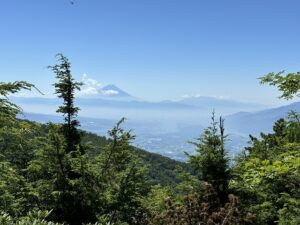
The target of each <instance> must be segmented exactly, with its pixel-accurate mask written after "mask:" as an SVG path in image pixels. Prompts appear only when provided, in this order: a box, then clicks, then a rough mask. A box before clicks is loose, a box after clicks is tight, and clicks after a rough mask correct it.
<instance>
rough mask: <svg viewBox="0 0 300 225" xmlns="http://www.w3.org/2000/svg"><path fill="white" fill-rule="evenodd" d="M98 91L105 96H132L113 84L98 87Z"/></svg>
mask: <svg viewBox="0 0 300 225" xmlns="http://www.w3.org/2000/svg"><path fill="white" fill-rule="evenodd" d="M98 93H99V94H100V95H101V94H102V95H104V96H106V97H122V98H123V97H132V96H131V95H130V94H128V93H127V92H125V91H123V90H122V89H120V88H119V87H117V86H116V85H114V84H109V85H106V86H104V87H102V88H99V89H98Z"/></svg>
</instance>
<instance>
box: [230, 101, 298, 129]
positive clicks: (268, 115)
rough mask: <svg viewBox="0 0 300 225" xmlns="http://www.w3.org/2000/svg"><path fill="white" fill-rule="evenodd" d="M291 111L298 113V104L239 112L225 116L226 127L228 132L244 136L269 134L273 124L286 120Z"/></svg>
mask: <svg viewBox="0 0 300 225" xmlns="http://www.w3.org/2000/svg"><path fill="white" fill-rule="evenodd" d="M291 110H294V111H296V112H300V102H295V103H292V104H289V105H286V106H282V107H278V108H272V109H268V110H263V111H258V112H255V113H249V112H240V113H236V114H233V115H230V116H227V117H225V119H226V127H227V130H229V131H230V132H235V133H241V134H246V135H248V134H253V135H258V134H259V133H260V132H265V133H267V132H271V131H272V127H273V124H274V123H275V122H276V121H277V120H278V119H280V118H286V117H287V114H288V112H290V111H291Z"/></svg>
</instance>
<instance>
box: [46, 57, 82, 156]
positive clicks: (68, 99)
mask: <svg viewBox="0 0 300 225" xmlns="http://www.w3.org/2000/svg"><path fill="white" fill-rule="evenodd" d="M57 57H58V61H59V64H56V65H54V66H49V68H50V69H51V70H52V71H53V72H54V73H55V75H56V78H57V79H58V82H57V83H55V84H54V87H55V94H57V96H58V97H59V98H62V99H63V105H62V106H60V107H59V108H58V110H57V111H56V112H58V113H62V114H63V115H64V119H65V124H64V125H63V134H64V136H65V139H66V151H67V153H69V152H72V151H75V150H76V146H78V145H79V144H80V134H79V132H78V130H77V128H78V126H79V121H78V120H77V119H76V117H77V114H78V111H79V108H78V107H75V106H74V94H75V91H76V90H80V86H81V85H82V83H80V82H75V81H74V78H73V76H72V73H71V63H70V62H69V60H68V58H67V57H65V56H64V55H62V54H58V55H57Z"/></svg>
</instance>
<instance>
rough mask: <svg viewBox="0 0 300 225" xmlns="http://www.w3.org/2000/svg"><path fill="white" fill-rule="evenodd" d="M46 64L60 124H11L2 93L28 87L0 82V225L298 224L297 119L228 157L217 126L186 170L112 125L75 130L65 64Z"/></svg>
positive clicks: (282, 84)
mask: <svg viewBox="0 0 300 225" xmlns="http://www.w3.org/2000/svg"><path fill="white" fill-rule="evenodd" d="M57 57H58V63H57V64H56V65H54V66H50V67H49V69H50V71H51V72H52V73H53V74H54V75H55V78H56V83H55V84H54V88H55V93H56V95H57V97H58V98H59V99H60V101H61V102H62V104H61V106H60V107H59V108H58V109H57V113H58V114H60V115H62V116H63V118H64V122H63V123H62V124H54V123H48V124H46V125H45V124H39V123H35V122H30V121H25V120H20V119H18V118H17V115H18V114H19V113H20V112H21V109H20V108H19V107H18V106H17V105H15V104H13V103H12V102H11V101H10V100H9V96H10V94H13V93H17V92H19V91H20V90H22V89H26V90H32V89H36V87H35V86H34V85H32V84H30V83H27V82H25V81H16V82H11V83H3V82H1V83H0V172H1V173H0V224H1V225H2V224H3V225H14V224H15V225H32V224H35V225H54V224H56V225H61V224H66V225H67V224H69V225H81V224H95V225H96V224H98V225H99V224H100V225H126V224H127V225H134V224H139V225H199V224H208V225H215V224H220V225H221V224H222V225H238V224H242V225H243V224H256V225H261V224H270V225H272V224H280V225H298V224H300V216H299V215H300V115H299V113H298V112H290V113H289V114H288V116H287V119H279V120H278V121H277V122H276V123H275V124H274V128H273V132H272V133H269V134H264V133H261V135H260V137H253V136H250V146H248V147H246V148H245V149H244V151H243V152H242V153H241V154H240V155H239V156H238V157H237V158H236V159H230V158H229V157H228V149H226V148H225V144H226V142H227V135H226V121H224V119H223V118H222V117H218V118H217V117H216V116H215V114H214V113H213V114H212V117H211V122H210V125H209V126H208V127H207V128H206V129H205V130H204V132H203V134H202V135H201V136H200V137H199V138H198V139H197V140H196V141H194V142H191V144H193V145H194V147H195V150H196V153H195V154H193V155H189V154H188V162H187V164H184V163H179V162H176V161H174V160H170V159H168V158H165V157H162V156H159V155H157V154H152V153H148V152H145V151H143V150H141V149H137V148H134V147H132V145H131V143H132V141H133V139H134V138H135V136H134V134H133V133H132V132H131V131H130V130H129V131H127V130H124V129H123V127H122V125H123V122H125V121H124V119H121V120H120V121H119V122H118V123H117V124H116V125H115V126H114V127H112V129H111V130H110V131H108V136H109V138H108V139H106V138H104V137H99V136H97V135H95V134H92V133H88V132H85V131H82V130H80V123H79V121H78V120H77V115H78V114H79V113H80V109H79V108H78V107H77V106H76V105H75V103H74V102H75V101H74V93H75V91H76V90H79V89H80V87H81V85H82V84H81V83H80V82H77V81H75V80H74V78H73V76H72V72H71V64H70V62H69V60H68V59H67V58H66V57H65V56H64V55H62V54H59V55H58V56H57ZM261 82H262V83H267V84H270V85H274V86H276V87H278V89H279V90H280V91H281V92H282V96H281V97H282V98H286V99H290V98H294V97H296V98H297V97H299V90H300V74H299V73H290V74H287V75H284V74H283V73H278V74H275V73H270V74H268V75H266V76H264V77H262V78H261Z"/></svg>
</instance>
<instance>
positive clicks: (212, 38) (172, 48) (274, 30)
mask: <svg viewBox="0 0 300 225" xmlns="http://www.w3.org/2000/svg"><path fill="white" fill-rule="evenodd" d="M299 11H300V1H298V0H281V1H277V0H263V1H262V0H245V1H241V0H226V1H225V0H224V1H222V0H218V1H216V0H206V1H202V0H76V1H75V4H74V5H72V4H69V2H68V0H43V1H37V0H26V1H20V0H0V29H1V33H0V34H1V36H0V61H1V67H0V74H1V75H0V76H1V81H13V80H27V81H29V82H32V83H34V84H36V85H37V86H38V87H39V88H40V89H41V90H42V91H43V92H45V93H46V94H50V93H52V92H53V87H52V86H51V83H53V82H54V78H53V75H52V74H51V72H50V71H48V70H47V69H46V66H48V65H51V64H54V63H55V58H54V56H55V54H56V53H59V52H62V53H64V54H65V55H66V56H67V57H68V58H69V59H70V61H71V62H72V65H73V74H74V76H75V78H76V79H78V80H81V79H82V76H83V74H87V75H88V77H90V78H93V79H95V80H97V81H98V82H100V83H101V84H111V83H112V84H115V85H117V86H119V87H120V88H121V89H124V90H126V91H127V92H129V93H131V94H132V95H135V96H138V97H140V98H143V99H146V100H153V101H158V100H164V99H178V98H180V96H183V95H194V94H200V95H207V96H226V97H230V98H234V99H238V100H243V101H254V102H260V103H265V104H281V103H282V102H279V101H278V100H277V99H276V96H277V95H278V93H277V92H276V90H275V88H271V87H267V86H260V85H259V83H258V80H257V77H259V76H261V75H263V74H265V73H268V72H271V71H275V72H277V71H281V70H287V71H288V72H295V71H299V70H300V60H299V53H300V42H299V37H300V29H299V24H300V13H299Z"/></svg>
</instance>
